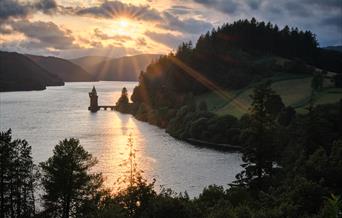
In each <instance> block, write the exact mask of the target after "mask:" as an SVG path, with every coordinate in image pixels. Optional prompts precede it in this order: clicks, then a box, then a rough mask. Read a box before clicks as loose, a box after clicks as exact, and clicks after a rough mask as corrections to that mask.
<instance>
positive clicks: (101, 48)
mask: <svg viewBox="0 0 342 218" xmlns="http://www.w3.org/2000/svg"><path fill="white" fill-rule="evenodd" d="M252 17H255V18H256V19H257V20H263V21H265V22H268V21H271V22H272V23H274V24H278V26H279V27H283V26H284V25H285V24H288V25H289V26H297V27H299V28H300V29H304V30H311V31H312V32H314V33H315V34H316V35H317V39H318V41H319V43H320V46H328V45H339V44H342V0H126V1H103V0H30V1H27V0H20V1H16V0H0V50H6V51H16V52H20V53H31V54H38V55H54V56H60V57H64V58H75V57H81V56H85V55H101V56H112V57H118V56H124V55H134V54H140V53H158V54H159V53H161V54H163V53H168V52H170V51H172V50H174V49H175V48H176V47H177V45H179V44H180V43H181V42H183V41H189V40H192V41H194V42H195V41H196V39H197V38H198V36H199V35H200V34H201V33H205V32H207V31H208V30H211V29H212V28H213V27H217V26H219V25H221V24H223V23H226V22H233V21H235V20H237V19H241V18H243V19H245V18H247V19H250V18H252Z"/></svg>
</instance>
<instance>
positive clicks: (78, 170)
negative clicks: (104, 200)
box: [40, 138, 103, 218]
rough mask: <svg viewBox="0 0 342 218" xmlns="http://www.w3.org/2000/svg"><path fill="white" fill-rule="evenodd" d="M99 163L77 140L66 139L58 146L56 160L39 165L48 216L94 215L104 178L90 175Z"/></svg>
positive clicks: (54, 153)
mask: <svg viewBox="0 0 342 218" xmlns="http://www.w3.org/2000/svg"><path fill="white" fill-rule="evenodd" d="M96 163H97V160H96V159H94V158H93V157H92V155H91V154H89V153H88V152H87V151H85V150H84V149H83V147H82V146H81V145H80V142H79V140H77V139H74V138H70V139H64V140H63V141H60V142H59V144H58V145H56V146H55V148H54V151H53V156H52V157H50V158H49V159H48V160H47V161H46V162H42V163H40V166H41V169H42V185H43V188H44V191H45V194H44V195H43V203H44V204H43V205H44V208H45V213H46V214H47V216H49V217H62V218H69V217H84V216H85V215H88V216H89V214H91V213H92V212H93V211H95V208H97V204H98V203H99V201H100V199H101V194H102V183H103V179H102V176H101V174H99V173H91V172H90V170H91V168H92V167H93V166H95V164H96Z"/></svg>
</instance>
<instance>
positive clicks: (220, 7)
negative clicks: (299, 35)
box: [188, 0, 342, 46]
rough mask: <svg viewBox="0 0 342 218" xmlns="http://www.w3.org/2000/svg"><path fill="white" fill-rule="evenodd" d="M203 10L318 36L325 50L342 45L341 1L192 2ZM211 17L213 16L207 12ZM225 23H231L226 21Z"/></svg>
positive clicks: (210, 0) (235, 0)
mask: <svg viewBox="0 0 342 218" xmlns="http://www.w3.org/2000/svg"><path fill="white" fill-rule="evenodd" d="M188 1H192V2H195V3H198V4H199V5H201V6H202V9H203V8H204V9H203V10H206V8H211V9H214V10H216V11H219V12H222V13H224V14H226V15H227V18H228V19H229V21H234V20H237V19H241V18H243V19H246V18H247V19H250V18H252V17H256V18H257V19H258V20H263V21H266V22H267V21H271V22H272V23H274V24H278V25H279V26H284V25H286V24H287V25H289V26H292V27H298V28H300V29H302V30H310V31H312V32H314V33H315V34H316V35H317V38H318V40H319V42H320V45H321V46H326V45H328V44H329V43H332V42H335V43H341V38H342V1H341V0H301V1H298V0H277V1H276V3H275V1H273V0H188ZM207 13H208V14H209V15H210V13H209V12H207ZM221 22H227V21H224V20H222V21H221Z"/></svg>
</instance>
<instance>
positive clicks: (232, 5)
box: [194, 0, 242, 14]
mask: <svg viewBox="0 0 342 218" xmlns="http://www.w3.org/2000/svg"><path fill="white" fill-rule="evenodd" d="M194 2H196V3H199V4H202V5H205V6H207V7H210V8H214V9H216V10H218V11H221V12H223V13H227V14H235V13H237V12H238V11H239V9H240V8H241V5H242V3H241V1H239V0H194Z"/></svg>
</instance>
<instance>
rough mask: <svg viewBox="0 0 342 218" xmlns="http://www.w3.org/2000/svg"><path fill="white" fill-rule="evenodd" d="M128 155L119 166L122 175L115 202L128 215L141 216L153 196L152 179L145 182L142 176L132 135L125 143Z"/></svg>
mask: <svg viewBox="0 0 342 218" xmlns="http://www.w3.org/2000/svg"><path fill="white" fill-rule="evenodd" d="M127 150H128V157H127V159H125V160H124V161H123V162H122V163H121V164H120V165H119V166H120V167H121V168H123V169H124V175H123V176H121V177H120V178H118V180H117V183H118V185H119V190H118V193H116V196H115V199H116V202H117V203H118V204H119V205H121V206H122V207H123V208H125V209H126V210H127V214H128V215H129V216H130V217H141V213H142V212H143V211H144V210H145V209H146V207H148V204H149V202H150V201H151V200H152V199H153V198H154V197H155V195H156V192H155V191H154V190H153V186H154V181H153V182H152V183H147V181H146V179H144V178H143V176H142V173H143V171H142V170H141V169H139V167H138V164H137V161H136V151H137V150H136V149H135V148H134V144H133V138H132V135H131V134H130V135H129V138H128V143H127Z"/></svg>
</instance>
